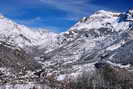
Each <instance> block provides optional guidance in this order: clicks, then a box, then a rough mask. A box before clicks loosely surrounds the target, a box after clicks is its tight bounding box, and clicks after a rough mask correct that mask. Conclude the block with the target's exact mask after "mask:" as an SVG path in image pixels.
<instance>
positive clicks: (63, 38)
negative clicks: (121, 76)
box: [41, 10, 133, 74]
mask: <svg viewBox="0 0 133 89" xmlns="http://www.w3.org/2000/svg"><path fill="white" fill-rule="evenodd" d="M132 12H133V10H129V11H128V12H124V13H116V12H109V11H104V10H100V11H97V12H96V13H94V14H93V15H91V16H89V17H84V18H83V19H81V20H80V21H79V22H78V23H77V24H75V25H74V26H73V27H71V28H70V29H69V30H68V31H67V32H64V33H60V34H59V35H58V40H59V41H58V44H60V46H59V47H58V48H56V49H55V50H53V51H50V52H48V53H46V54H44V56H43V58H44V60H43V61H45V62H43V65H44V67H47V68H49V69H50V70H52V71H56V72H58V73H65V74H71V73H76V72H75V71H77V72H82V71H84V69H86V70H88V71H89V70H93V64H94V63H95V62H97V61H101V60H110V61H112V62H116V63H121V64H124V63H131V64H132V62H133V61H132V60H131V59H132V52H133V50H132V48H131V45H132V42H130V41H131V40H132V29H133V20H132V18H133V13H132ZM129 43H130V45H128V44H129ZM123 45H126V46H123ZM127 46H128V47H127ZM127 50H130V51H129V52H128V53H126V52H127ZM122 52H124V53H122ZM125 53H126V54H125ZM125 55H127V56H125ZM129 55H130V56H129ZM123 57H125V58H123ZM41 58H42V57H41ZM88 66H92V67H88Z"/></svg>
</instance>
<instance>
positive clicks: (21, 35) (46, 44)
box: [0, 15, 57, 51]
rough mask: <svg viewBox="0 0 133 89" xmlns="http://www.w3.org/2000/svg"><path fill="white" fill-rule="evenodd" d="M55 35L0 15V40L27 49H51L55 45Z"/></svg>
mask: <svg viewBox="0 0 133 89" xmlns="http://www.w3.org/2000/svg"><path fill="white" fill-rule="evenodd" d="M56 36H57V34H56V33H54V32H48V31H47V30H45V29H44V30H39V31H38V30H34V29H31V28H28V27H26V26H24V25H19V24H16V23H15V22H13V21H11V20H9V19H7V18H5V17H4V16H2V15H1V16H0V41H5V42H8V43H10V44H11V43H12V44H14V45H16V46H18V47H20V48H23V49H29V51H33V50H31V48H38V49H40V50H41V49H42V48H46V49H49V50H52V49H54V47H55V46H56V45H55V41H56ZM47 51H48V50H47Z"/></svg>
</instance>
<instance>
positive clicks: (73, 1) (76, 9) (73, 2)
mask: <svg viewBox="0 0 133 89" xmlns="http://www.w3.org/2000/svg"><path fill="white" fill-rule="evenodd" d="M40 1H41V2H43V3H44V4H48V5H51V6H53V7H55V8H56V9H60V10H63V11H67V12H71V13H79V14H86V13H87V12H86V10H87V7H88V4H87V1H86V0H40Z"/></svg>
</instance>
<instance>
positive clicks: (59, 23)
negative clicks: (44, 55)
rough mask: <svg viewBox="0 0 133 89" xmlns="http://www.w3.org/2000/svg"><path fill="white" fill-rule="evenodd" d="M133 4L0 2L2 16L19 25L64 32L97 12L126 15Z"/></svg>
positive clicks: (124, 0) (105, 0)
mask: <svg viewBox="0 0 133 89" xmlns="http://www.w3.org/2000/svg"><path fill="white" fill-rule="evenodd" d="M129 8H133V0H0V13H1V14H3V15H4V16H6V17H7V18H9V19H11V20H13V21H16V22H17V23H19V24H23V25H26V26H28V27H32V28H46V29H49V30H50V31H54V32H64V31H66V30H67V29H69V28H70V27H71V26H73V25H74V24H75V23H76V22H77V21H78V20H79V19H81V18H82V17H84V16H89V15H91V14H92V13H94V12H95V11H97V10H101V9H103V10H110V11H119V12H122V11H126V10H128V9H129Z"/></svg>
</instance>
